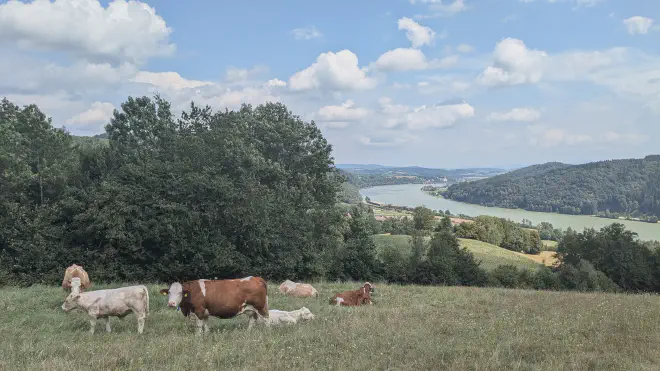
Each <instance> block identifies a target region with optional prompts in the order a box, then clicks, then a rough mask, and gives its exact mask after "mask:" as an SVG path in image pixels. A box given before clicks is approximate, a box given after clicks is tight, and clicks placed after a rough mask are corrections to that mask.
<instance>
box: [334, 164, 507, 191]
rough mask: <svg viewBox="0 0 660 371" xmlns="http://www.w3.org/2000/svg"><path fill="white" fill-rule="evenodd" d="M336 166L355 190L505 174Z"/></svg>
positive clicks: (479, 170)
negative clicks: (355, 187)
mask: <svg viewBox="0 0 660 371" xmlns="http://www.w3.org/2000/svg"><path fill="white" fill-rule="evenodd" d="M336 167H337V168H339V170H340V172H341V173H343V174H344V175H345V176H346V177H347V178H348V182H349V183H351V184H353V185H355V186H357V187H359V188H366V187H373V186H379V185H396V184H422V183H438V182H440V183H442V182H449V183H453V182H459V181H465V180H472V179H482V178H486V177H489V176H493V175H497V174H502V173H504V172H505V171H506V170H504V169H497V168H474V169H432V168H425V167H420V166H404V167H397V166H384V165H374V164H370V165H362V164H337V165H336Z"/></svg>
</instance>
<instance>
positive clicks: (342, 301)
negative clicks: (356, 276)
mask: <svg viewBox="0 0 660 371" xmlns="http://www.w3.org/2000/svg"><path fill="white" fill-rule="evenodd" d="M373 291H374V289H373V286H372V285H371V284H370V283H369V282H367V283H365V284H364V285H363V286H362V287H360V288H359V289H357V290H349V291H344V292H341V293H338V294H335V296H333V297H332V298H330V304H331V305H337V306H340V305H341V306H346V307H352V306H358V305H362V304H373V302H372V301H371V293H373Z"/></svg>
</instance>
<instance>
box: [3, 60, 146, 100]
mask: <svg viewBox="0 0 660 371" xmlns="http://www.w3.org/2000/svg"><path fill="white" fill-rule="evenodd" d="M136 73H137V68H136V67H135V66H134V65H132V64H130V63H124V64H121V65H119V66H115V67H113V66H112V65H110V64H109V63H89V62H86V61H78V62H74V63H72V64H70V65H66V66H61V65H57V64H54V63H52V62H50V61H48V60H45V59H38V58H35V57H28V56H26V55H17V54H14V53H12V52H7V53H3V56H2V58H0V91H2V92H3V93H5V94H11V93H20V94H38V95H43V94H51V93H54V92H57V91H64V92H66V93H68V94H75V95H89V94H90V93H98V92H103V91H105V92H116V91H117V89H118V88H119V86H120V85H121V84H122V83H125V82H126V81H127V80H129V79H130V78H132V77H133V76H135V74H136Z"/></svg>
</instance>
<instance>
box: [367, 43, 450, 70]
mask: <svg viewBox="0 0 660 371" xmlns="http://www.w3.org/2000/svg"><path fill="white" fill-rule="evenodd" d="M457 62H458V57H457V56H448V57H445V58H442V59H432V60H428V59H427V58H426V56H425V55H424V53H422V51H421V50H419V49H413V48H396V49H394V50H388V51H386V52H385V53H383V54H382V55H381V56H380V57H378V59H377V60H376V62H374V63H373V64H372V66H373V67H374V68H376V69H378V70H381V71H413V70H427V69H434V68H446V67H450V66H452V65H454V64H456V63H457Z"/></svg>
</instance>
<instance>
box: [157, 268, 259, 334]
mask: <svg viewBox="0 0 660 371" xmlns="http://www.w3.org/2000/svg"><path fill="white" fill-rule="evenodd" d="M160 293H161V294H163V295H167V306H168V307H170V308H177V307H179V308H181V313H182V314H183V315H184V316H186V317H188V316H189V315H192V316H194V317H193V318H194V319H195V322H196V324H197V335H201V334H202V330H203V331H204V332H205V333H206V332H208V331H209V326H208V319H209V316H214V317H218V318H232V317H235V316H237V315H239V314H243V313H245V314H246V315H247V316H248V317H249V323H248V329H251V328H252V326H253V325H254V323H255V322H257V321H258V320H259V319H260V318H261V317H265V319H268V289H267V286H266V281H264V280H263V279H262V278H261V277H252V276H249V277H245V278H241V279H233V280H205V279H200V280H194V281H187V282H184V283H179V282H174V283H173V284H171V285H170V287H169V288H167V289H162V290H160ZM266 325H270V324H269V322H268V321H266Z"/></svg>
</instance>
